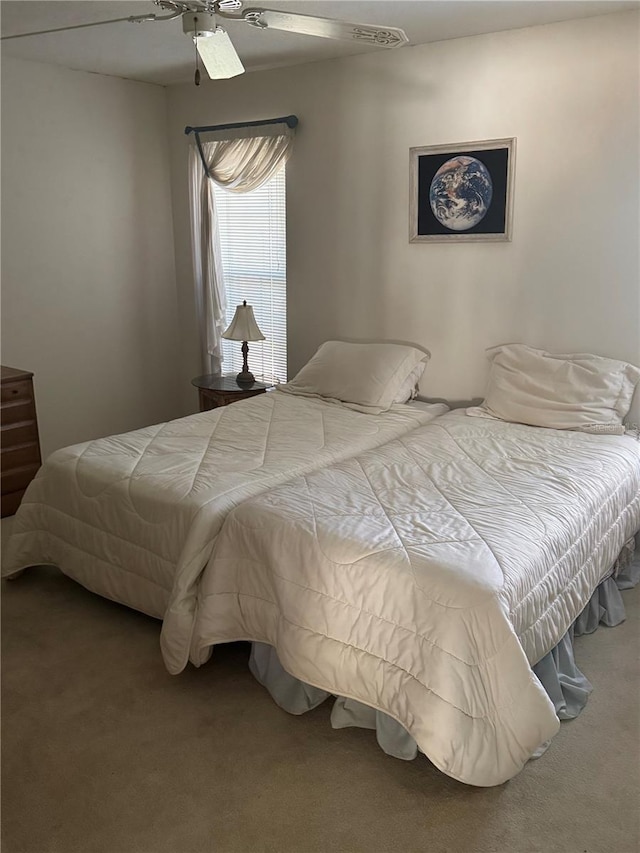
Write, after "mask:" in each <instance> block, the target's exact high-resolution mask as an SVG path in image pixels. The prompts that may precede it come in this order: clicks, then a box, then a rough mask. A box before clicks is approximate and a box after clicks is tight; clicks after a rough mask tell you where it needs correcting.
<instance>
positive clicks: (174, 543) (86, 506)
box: [3, 391, 447, 672]
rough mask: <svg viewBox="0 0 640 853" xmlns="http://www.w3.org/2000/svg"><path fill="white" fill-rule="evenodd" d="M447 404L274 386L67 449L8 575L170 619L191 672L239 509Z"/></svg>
mask: <svg viewBox="0 0 640 853" xmlns="http://www.w3.org/2000/svg"><path fill="white" fill-rule="evenodd" d="M446 410H447V407H446V406H443V405H440V404H434V405H427V404H424V403H417V404H408V405H396V406H393V407H392V409H391V410H390V411H389V412H386V413H385V414H381V415H365V414H361V413H359V412H355V411H352V410H351V409H348V408H346V407H344V406H341V405H337V404H334V403H327V402H324V401H322V400H316V399H307V398H301V397H294V396H292V395H290V394H281V393H279V392H277V391H274V392H271V393H268V394H261V395H260V396H257V397H253V398H251V399H249V400H244V401H240V402H237V403H234V404H233V405H231V406H226V407H224V408H219V409H215V410H214V411H211V412H205V413H203V414H200V415H192V416H190V417H187V418H182V419H180V420H176V421H170V422H169V423H165V424H158V425H156V426H151V427H147V428H145V429H140V430H136V431H134V432H128V433H125V434H124V435H116V436H111V437H109V438H101V439H98V440H96V441H90V442H87V443H85V444H78V445H75V446H73V447H67V448H65V449H63V450H59V451H56V452H55V453H53V454H52V455H51V456H50V457H49V459H47V461H46V462H45V464H44V465H43V466H42V468H41V469H40V471H39V473H38V475H37V477H36V478H35V480H34V481H33V482H32V483H31V485H30V486H29V489H28V490H27V493H26V495H25V497H24V499H23V502H22V505H21V507H20V509H19V511H18V513H17V515H16V517H15V521H14V526H13V534H12V538H11V542H10V545H9V552H8V554H7V558H6V560H5V561H4V565H3V575H5V576H8V575H11V574H14V573H16V572H17V571H18V570H20V569H22V568H24V567H26V566H32V565H38V564H53V565H56V566H59V568H60V569H61V570H62V571H63V572H64V573H65V574H67V575H69V576H70V577H72V578H74V579H75V580H77V581H79V582H80V583H81V584H83V585H84V586H86V587H87V588H88V589H90V590H93V591H94V592H97V593H98V594H100V595H103V596H105V597H107V598H111V599H113V600H115V601H119V602H121V603H123V604H126V605H128V606H129V607H134V608H136V609H137V610H141V611H143V612H145V613H148V614H150V615H152V616H156V617H159V618H163V619H164V624H163V630H162V650H163V654H164V657H165V662H166V664H167V667H168V669H169V670H170V671H171V672H179V671H180V670H181V669H182V668H183V667H184V666H185V665H186V663H187V657H188V652H189V644H190V640H191V628H192V624H193V612H194V603H195V591H196V588H197V583H198V579H199V576H200V573H201V571H202V569H203V567H204V565H205V563H206V562H207V559H208V557H209V555H210V553H211V550H212V547H213V543H214V540H215V537H216V535H217V533H218V531H219V529H220V526H221V525H222V522H223V521H224V518H225V516H226V514H227V512H229V510H230V509H231V508H232V507H234V506H236V505H237V504H239V503H240V502H241V501H243V500H245V499H246V498H247V497H250V496H252V495H257V494H259V493H260V492H263V491H265V490H266V489H269V488H271V487H273V486H274V485H278V484H281V483H284V482H286V481H287V480H289V479H290V478H291V477H293V476H296V475H298V474H301V473H305V472H307V471H312V470H314V469H315V468H319V467H321V466H323V465H329V464H331V463H332V462H335V461H337V460H340V459H345V458H346V457H347V456H349V455H352V454H355V453H358V452H360V451H362V450H364V449H366V448H370V447H377V446H378V445H380V444H383V443H384V442H386V441H389V440H390V439H392V438H395V437H397V436H399V435H402V434H403V433H405V432H408V431H409V430H412V429H414V428H415V427H417V426H420V424H424V423H427V422H428V421H429V420H431V419H432V418H434V417H436V416H437V415H440V414H442V413H443V412H444V411H446Z"/></svg>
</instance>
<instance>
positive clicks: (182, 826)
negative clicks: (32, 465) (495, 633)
mask: <svg viewBox="0 0 640 853" xmlns="http://www.w3.org/2000/svg"><path fill="white" fill-rule="evenodd" d="M3 528H4V525H3ZM2 592H3V600H2V604H3V618H2V633H3V700H2V712H3V713H2V763H3V773H2V800H3V809H2V812H3V839H2V851H3V853H232V851H243V853H263V852H264V853H289V851H291V853H329V851H344V853H351V851H353V852H354V853H355V851H363V853H364V851H366V853H383V851H394V852H395V851H399V853H405V851H406V852H407V853H408V851H425V853H444V851H447V853H543V851H544V853H556V851H558V852H559V851H562V853H636V852H637V851H638V850H639V849H640V825H639V819H638V794H639V788H640V785H639V783H640V765H639V759H640V713H639V712H640V692H639V684H640V678H639V672H638V669H639V659H640V654H639V652H640V619H639V617H640V588H638V589H636V590H632V591H631V592H628V593H625V594H624V597H625V603H626V606H627V614H628V618H627V621H626V623H625V624H623V625H621V626H619V627H618V628H613V629H607V628H603V627H602V628H600V630H599V631H598V632H597V633H596V634H595V635H593V636H589V637H582V638H580V639H578V640H577V641H576V658H577V661H578V665H579V666H580V667H581V668H582V669H583V671H584V672H585V673H586V674H587V675H588V677H589V678H591V680H592V681H593V683H594V685H595V691H594V693H593V695H592V697H591V699H590V701H589V704H588V706H587V708H586V710H585V711H584V713H583V714H582V716H581V717H579V718H578V719H577V720H575V721H573V722H570V723H563V724H562V728H561V731H560V734H559V735H558V736H557V737H556V738H555V740H554V741H553V744H552V746H551V748H550V749H549V750H548V752H547V753H546V755H545V756H544V757H543V758H541V759H540V760H539V761H536V762H531V763H530V764H529V765H528V766H527V767H526V768H525V770H524V771H523V772H522V773H521V774H520V775H519V776H518V777H517V778H515V779H513V780H512V781H511V782H509V783H507V784H506V785H503V786H501V787H499V788H492V789H481V788H470V787H466V786H464V785H462V784H460V783H457V782H455V781H453V780H451V779H449V778H448V777H446V776H444V775H442V774H441V773H439V772H438V771H437V770H436V769H435V768H434V767H433V766H432V765H430V764H429V762H428V761H427V759H426V758H424V757H420V758H418V759H417V760H416V761H413V762H402V761H398V760H396V759H393V758H388V757H387V756H385V755H384V754H383V753H382V752H381V750H380V749H379V748H378V747H377V745H376V742H375V736H374V734H373V733H372V732H368V731H362V730H356V729H347V730H342V731H333V730H332V729H331V727H330V725H329V711H330V705H329V703H325V704H324V705H323V706H321V707H320V708H318V709H316V710H315V711H312V712H311V713H309V714H307V715H305V716H303V717H292V716H289V715H287V714H286V713H284V712H283V711H281V710H279V709H278V708H277V707H276V706H275V705H274V704H273V702H272V700H271V699H270V697H269V696H268V695H267V693H266V692H265V691H264V690H263V689H262V688H261V687H260V686H259V685H258V684H257V683H256V682H255V681H254V680H253V678H252V677H251V675H250V674H249V671H248V669H247V666H246V660H247V657H248V646H246V645H244V644H233V645H229V646H222V647H220V648H219V649H218V650H217V652H216V654H215V657H214V658H213V660H212V661H210V662H209V663H208V664H207V665H206V666H204V667H202V668H201V669H199V670H196V669H194V668H192V667H191V668H189V670H188V671H186V672H185V673H183V674H182V675H180V676H178V677H172V676H170V675H168V673H167V672H166V671H165V670H164V667H163V664H162V659H161V656H160V651H159V646H158V639H159V623H157V622H155V621H154V620H152V619H148V618H146V617H144V616H141V615H140V614H138V613H135V612H133V611H130V610H127V609H126V608H124V607H119V606H118V605H115V604H112V603H110V602H108V601H105V600H102V599H100V598H98V597H97V596H94V595H91V594H90V593H88V592H86V591H85V590H84V589H82V588H81V587H80V586H78V585H76V584H75V583H73V582H72V581H70V580H68V579H66V578H65V577H63V576H62V575H61V574H59V573H58V572H57V571H56V570H53V569H45V568H38V569H32V570H29V571H28V572H27V573H25V574H24V575H23V576H22V577H21V578H19V579H18V580H16V581H12V582H5V583H4V584H3V590H2Z"/></svg>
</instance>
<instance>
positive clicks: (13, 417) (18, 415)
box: [0, 400, 36, 426]
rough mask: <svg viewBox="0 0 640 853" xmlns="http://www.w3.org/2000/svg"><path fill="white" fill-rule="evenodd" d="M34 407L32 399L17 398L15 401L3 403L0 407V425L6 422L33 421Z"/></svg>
mask: <svg viewBox="0 0 640 853" xmlns="http://www.w3.org/2000/svg"><path fill="white" fill-rule="evenodd" d="M35 419H36V409H35V406H34V405H33V400H17V401H16V402H11V403H3V404H2V408H1V409H0V422H1V423H2V426H5V425H8V424H19V423H28V422H29V421H35Z"/></svg>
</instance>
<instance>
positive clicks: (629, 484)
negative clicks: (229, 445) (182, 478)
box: [192, 412, 640, 786]
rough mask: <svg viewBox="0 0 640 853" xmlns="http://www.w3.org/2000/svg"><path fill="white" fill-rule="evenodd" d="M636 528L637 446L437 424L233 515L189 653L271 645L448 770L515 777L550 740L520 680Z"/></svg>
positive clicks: (453, 418) (540, 699)
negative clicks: (240, 642) (251, 643)
mask: <svg viewBox="0 0 640 853" xmlns="http://www.w3.org/2000/svg"><path fill="white" fill-rule="evenodd" d="M639 527H640V444H639V443H638V441H637V440H636V439H634V438H631V437H629V436H603V435H585V434H581V433H577V432H567V431H562V432H560V431H556V430H547V429H542V428H535V427H527V426H520V425H513V424H508V423H503V422H500V421H494V420H478V419H475V418H469V417H466V416H465V415H464V414H463V413H462V414H460V413H455V412H452V413H450V414H447V415H444V416H443V417H440V418H438V419H437V420H435V421H434V422H432V423H431V424H428V425H426V426H424V427H420V428H418V429H416V430H414V431H413V432H411V433H408V434H406V435H404V436H402V437H400V438H399V439H397V440H394V441H392V442H390V443H388V444H386V445H384V446H383V447H380V448H378V449H377V450H374V451H370V452H366V453H364V454H361V455H359V456H356V457H354V458H351V459H349V460H346V461H344V462H341V463H339V464H337V465H333V466H331V467H328V468H325V469H323V470H321V471H317V472H314V473H311V474H307V475H305V476H303V477H299V478H296V479H295V480H292V481H291V482H290V483H289V484H287V485H286V486H283V487H282V488H278V489H275V490H273V491H270V492H268V493H266V494H263V495H261V496H260V497H258V498H255V499H252V500H249V501H247V502H246V503H244V504H243V505H242V506H240V507H238V508H237V509H235V510H234V511H233V512H232V513H230V515H229V516H228V517H227V520H226V522H225V524H224V526H223V528H222V530H221V532H220V535H219V537H218V540H217V543H216V547H215V550H214V553H213V555H212V558H211V560H210V561H209V564H208V566H207V569H206V571H205V574H204V575H203V578H202V581H201V584H200V588H199V601H198V613H197V618H196V626H195V631H194V639H193V648H192V659H194V660H196V661H198V662H203V661H204V660H206V658H207V656H208V654H209V652H210V645H211V644H213V643H217V642H223V641H229V640H237V639H248V640H257V641H260V642H264V643H269V644H270V645H272V646H273V647H274V648H275V649H276V651H277V655H278V658H279V660H280V661H281V663H282V665H283V666H284V668H285V669H286V670H287V671H288V672H289V673H290V674H291V675H293V676H294V677H296V678H298V679H300V680H301V681H303V682H306V683H308V684H310V685H314V686H316V687H319V688H321V689H323V690H326V691H328V692H330V693H334V694H336V695H339V696H344V697H348V698H352V699H356V700H358V701H360V702H363V703H365V704H366V705H369V706H371V707H373V708H376V709H379V710H381V711H383V712H385V713H386V714H389V715H390V716H391V717H393V718H394V719H396V720H397V721H398V722H400V723H401V724H402V725H403V726H404V727H405V728H406V729H407V731H408V732H409V733H410V734H411V735H412V736H413V737H414V738H415V740H416V742H417V744H418V746H419V748H420V749H421V750H422V751H423V752H424V753H426V755H427V756H428V757H429V758H430V759H431V761H432V762H433V763H434V764H435V765H436V766H437V767H439V768H440V769H441V770H442V771H443V772H445V773H447V774H448V775H450V776H452V777H454V778H456V779H458V780H460V781H462V782H466V783H469V784H472V785H481V786H487V785H497V784H500V783H502V782H504V781H505V780H507V779H509V778H510V777H512V776H514V775H515V774H516V773H517V772H518V771H519V770H520V769H521V768H522V767H523V766H524V764H525V762H526V761H527V760H528V759H529V758H530V757H531V756H532V755H533V754H534V752H535V751H536V750H537V749H538V748H539V747H540V746H541V745H542V744H543V743H544V742H546V741H548V740H549V739H550V738H551V737H552V736H553V735H554V734H555V733H556V731H557V729H558V726H559V723H558V719H557V717H556V714H555V712H554V708H553V705H552V703H551V701H550V700H549V698H548V696H547V694H546V692H545V691H544V689H543V688H542V686H541V684H540V683H539V681H538V680H537V678H536V677H535V675H534V674H533V672H532V670H531V666H532V664H535V663H536V661H538V660H539V659H540V658H542V657H543V656H544V655H545V654H546V653H547V652H549V651H550V650H551V649H552V648H553V647H554V646H555V645H556V644H557V643H558V642H559V640H560V639H561V637H562V636H563V635H564V634H565V633H566V631H567V629H568V628H569V626H570V625H571V624H572V623H573V621H574V620H575V619H576V617H577V616H578V614H579V613H580V612H581V610H582V609H583V607H584V606H585V604H586V603H587V602H588V601H589V598H590V596H591V594H592V592H593V590H594V589H595V588H596V586H597V585H598V583H599V582H600V581H601V580H602V579H603V577H605V576H606V574H607V572H609V571H610V570H611V567H612V566H613V564H614V561H615V559H616V556H617V554H618V553H619V551H620V550H621V548H622V546H623V544H624V542H625V541H626V540H627V539H628V538H629V537H630V536H631V535H632V534H634V533H635V532H636V530H638V528H639Z"/></svg>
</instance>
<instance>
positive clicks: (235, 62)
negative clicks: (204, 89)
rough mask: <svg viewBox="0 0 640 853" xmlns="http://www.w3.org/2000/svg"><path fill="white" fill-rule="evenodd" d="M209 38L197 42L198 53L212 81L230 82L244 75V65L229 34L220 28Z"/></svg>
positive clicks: (210, 34)
mask: <svg viewBox="0 0 640 853" xmlns="http://www.w3.org/2000/svg"><path fill="white" fill-rule="evenodd" d="M209 36H210V37H208V38H203V39H198V41H197V42H196V45H197V48H198V53H199V54H200V59H201V60H202V63H203V65H204V67H205V68H206V69H207V74H208V75H209V77H210V78H211V79H212V80H228V79H229V77H236V76H237V75H238V74H244V65H243V64H242V62H241V61H240V57H239V56H238V54H237V53H236V49H235V47H234V46H233V44H232V42H231V39H230V38H229V36H228V35H227V33H226V32H225V31H224V30H223V29H222V27H218V28H217V29H216V30H215V32H212V33H209Z"/></svg>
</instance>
